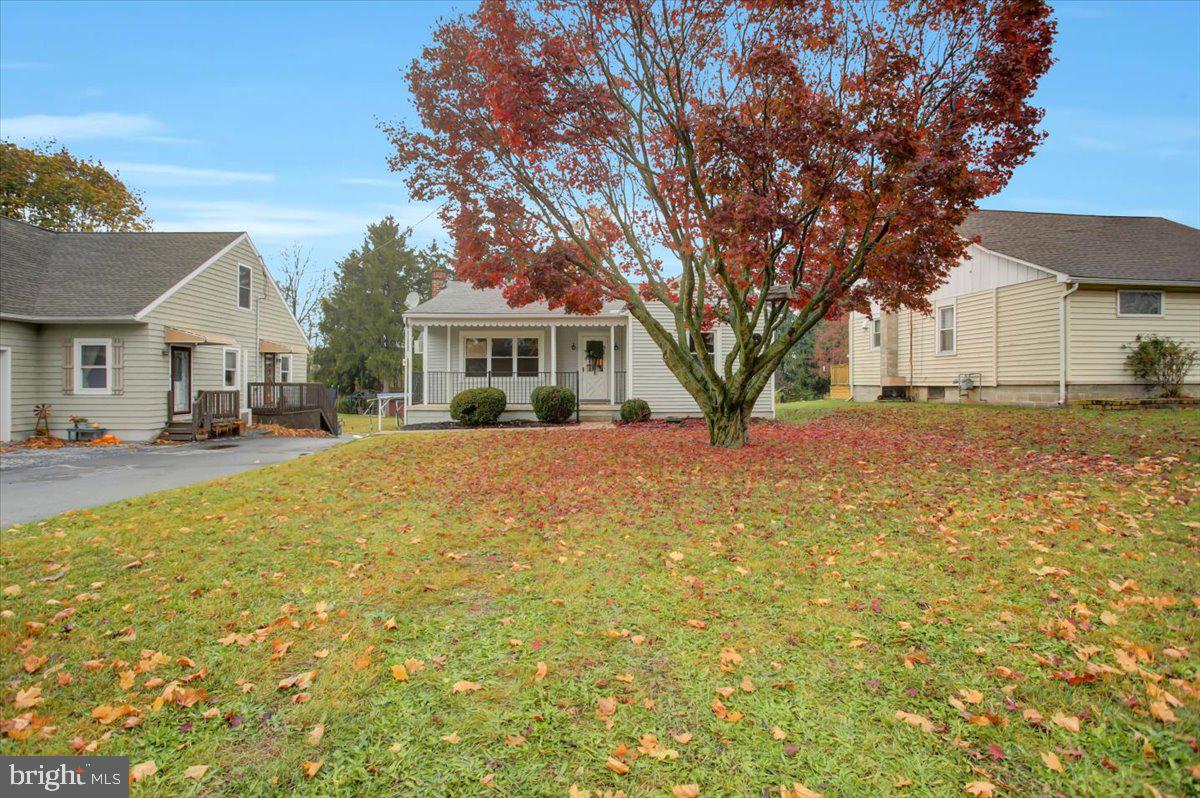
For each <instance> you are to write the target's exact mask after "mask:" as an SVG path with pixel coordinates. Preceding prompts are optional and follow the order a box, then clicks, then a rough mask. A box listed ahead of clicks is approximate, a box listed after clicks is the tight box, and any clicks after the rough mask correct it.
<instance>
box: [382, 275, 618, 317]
mask: <svg viewBox="0 0 1200 798" xmlns="http://www.w3.org/2000/svg"><path fill="white" fill-rule="evenodd" d="M624 310H625V303H624V302H605V303H604V306H603V307H602V308H601V310H600V315H601V316H611V315H616V314H619V313H622V312H624ZM425 314H431V315H439V316H571V315H573V314H570V313H567V312H566V311H564V310H563V309H562V308H558V309H556V310H551V309H550V306H549V305H547V304H546V303H545V302H534V303H532V304H530V305H524V306H522V307H517V308H514V307H512V306H511V305H509V304H508V300H507V299H505V298H504V294H503V293H502V292H501V289H499V288H474V287H472V286H471V285H470V284H468V283H460V282H456V281H451V282H449V283H447V284H446V287H445V288H443V289H442V290H441V291H439V292H438V295H437V296H435V297H433V298H432V299H428V300H426V301H424V302H422V303H421V304H419V305H417V306H416V307H414V308H410V309H409V310H408V312H407V313H405V314H404V315H406V316H408V315H425Z"/></svg>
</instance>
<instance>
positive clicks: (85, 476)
mask: <svg viewBox="0 0 1200 798" xmlns="http://www.w3.org/2000/svg"><path fill="white" fill-rule="evenodd" d="M346 440H350V438H349V437H348V436H344V437H342V438H268V437H262V438H218V439H215V440H211V441H204V442H202V443H191V444H185V445H182V446H138V447H133V448H122V449H116V450H113V449H88V448H85V447H73V448H64V449H54V450H44V451H29V452H15V453H12V454H5V455H0V528H5V527H8V526H11V525H12V524H21V523H25V522H27V521H38V520H40V519H42V518H48V517H50V516H52V515H58V514H59V513H62V512H66V511H67V510H82V509H84V508H87V507H97V506H99V505H101V504H108V503H109V502H115V501H120V500H122V499H132V498H135V497H138V496H143V495H145V494H147V493H154V492H155V491H160V490H167V489H169V488H178V487H182V486H183V485H191V484H193V483H196V482H204V481H206V480H209V479H216V478H217V477H223V476H228V475H229V474H237V473H240V472H242V471H250V470H252V469H255V468H261V467H262V466H266V465H271V464H273V463H282V462H285V461H287V460H294V459H295V458H297V457H303V456H304V455H307V454H311V453H313V452H319V451H322V450H323V449H328V448H329V447H330V446H333V445H335V444H337V443H340V442H342V441H346Z"/></svg>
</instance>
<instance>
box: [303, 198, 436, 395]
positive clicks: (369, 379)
mask: <svg viewBox="0 0 1200 798" xmlns="http://www.w3.org/2000/svg"><path fill="white" fill-rule="evenodd" d="M410 232H411V231H409V230H404V231H401V229H400V225H399V224H398V223H397V222H396V220H395V219H394V218H393V217H391V216H388V217H386V218H384V219H383V220H382V221H380V222H377V223H375V224H372V225H369V226H368V227H367V233H366V236H365V237H364V239H363V243H362V246H361V247H359V248H358V249H355V250H352V251H351V252H350V254H348V255H346V257H344V258H343V259H342V260H341V261H340V262H339V263H338V265H337V267H336V270H335V273H334V276H333V287H332V290H331V291H330V292H329V295H328V296H327V297H325V298H323V299H322V300H321V320H320V323H319V325H318V329H319V331H320V338H321V343H320V345H319V346H318V347H317V349H316V351H315V353H314V365H315V368H316V374H317V375H318V379H320V381H322V382H324V383H326V384H327V385H332V386H334V387H336V388H337V389H338V391H339V392H341V393H343V394H345V393H351V392H353V391H357V390H363V389H366V390H393V389H395V388H396V387H397V386H399V385H400V384H401V383H402V382H403V380H404V357H405V352H404V320H403V318H402V314H403V313H404V311H405V310H407V308H406V306H405V299H406V298H407V297H408V296H409V294H412V293H416V294H417V295H418V296H419V297H420V298H421V300H422V301H424V300H425V299H427V298H428V297H429V272H430V270H431V269H432V268H433V267H434V266H435V265H443V266H444V261H445V256H444V255H443V254H442V253H441V252H440V251H439V250H438V249H437V247H436V245H431V246H430V247H428V248H427V249H425V250H423V251H418V250H416V249H413V248H412V247H411V246H410V245H409V243H408V235H409V233H410Z"/></svg>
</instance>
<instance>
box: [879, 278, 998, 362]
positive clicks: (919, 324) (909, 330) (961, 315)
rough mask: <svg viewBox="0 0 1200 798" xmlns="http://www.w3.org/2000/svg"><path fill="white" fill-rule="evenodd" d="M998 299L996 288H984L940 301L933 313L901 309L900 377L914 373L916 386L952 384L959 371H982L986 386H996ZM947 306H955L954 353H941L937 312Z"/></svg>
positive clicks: (899, 334) (898, 321)
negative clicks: (994, 341) (987, 289)
mask: <svg viewBox="0 0 1200 798" xmlns="http://www.w3.org/2000/svg"><path fill="white" fill-rule="evenodd" d="M995 298H996V297H995V292H994V291H982V292H978V293H974V294H963V295H961V296H958V297H955V298H954V299H952V300H941V301H939V302H937V303H936V305H935V307H934V311H933V313H932V314H925V313H917V312H914V311H911V310H903V311H900V313H899V316H898V318H897V327H898V334H897V353H898V357H897V366H898V369H899V373H900V374H901V376H904V377H910V376H911V381H912V384H913V385H952V384H954V381H955V379H956V378H957V377H958V375H959V374H979V375H980V377H981V379H982V380H983V384H984V385H995V381H996V369H995V367H994V360H993V357H992V355H993V346H992V342H993V340H994V338H995V335H994V331H995V321H996V314H995V312H994V301H995ZM947 305H952V306H954V309H955V311H954V316H955V348H954V353H953V354H939V353H938V351H937V313H938V310H939V309H940V308H942V307H945V306H947ZM876 355H878V353H876ZM910 364H911V375H910Z"/></svg>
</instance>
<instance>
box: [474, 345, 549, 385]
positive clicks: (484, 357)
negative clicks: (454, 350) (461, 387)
mask: <svg viewBox="0 0 1200 798" xmlns="http://www.w3.org/2000/svg"><path fill="white" fill-rule="evenodd" d="M541 343H542V342H541V339H540V338H532V337H520V336H508V335H503V336H470V337H467V338H464V339H463V370H464V371H465V372H466V374H467V376H468V377H483V376H486V375H487V374H488V372H491V373H492V374H493V375H495V376H497V377H511V376H512V375H513V374H516V375H517V376H518V377H536V376H537V374H538V370H539V367H540V365H541Z"/></svg>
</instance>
